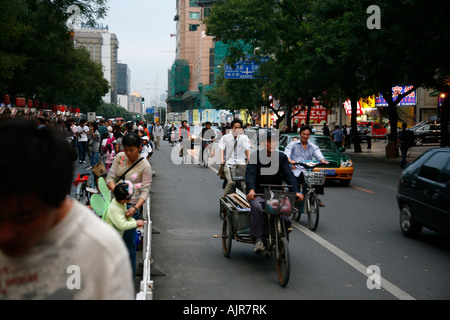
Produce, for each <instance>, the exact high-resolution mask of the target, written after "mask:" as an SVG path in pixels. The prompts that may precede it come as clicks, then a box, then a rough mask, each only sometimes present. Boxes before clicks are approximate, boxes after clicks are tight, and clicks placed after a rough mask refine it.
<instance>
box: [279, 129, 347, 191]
mask: <svg viewBox="0 0 450 320" xmlns="http://www.w3.org/2000/svg"><path fill="white" fill-rule="evenodd" d="M295 138H297V139H298V138H299V135H298V133H287V134H282V135H281V136H280V140H279V143H278V147H277V150H278V151H281V152H284V150H285V149H286V146H287V145H288V144H289V143H291V142H292V141H293V139H295ZM309 142H311V143H312V144H314V145H316V146H318V147H319V148H320V151H321V152H322V154H323V156H324V157H325V160H327V161H328V165H326V166H324V165H322V166H320V167H318V168H315V169H314V171H324V173H325V177H326V180H327V181H328V180H338V181H339V182H340V183H341V184H343V185H349V184H350V182H351V180H352V177H353V170H354V168H353V162H352V160H351V159H350V158H349V157H348V156H347V155H346V154H344V153H343V152H344V151H345V149H344V148H343V147H341V148H338V147H337V146H336V144H335V143H334V141H333V140H331V138H330V137H327V136H322V135H311V136H310V138H309Z"/></svg>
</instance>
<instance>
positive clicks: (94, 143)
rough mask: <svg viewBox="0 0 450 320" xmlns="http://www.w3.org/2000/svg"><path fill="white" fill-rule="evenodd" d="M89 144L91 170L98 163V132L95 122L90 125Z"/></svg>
mask: <svg viewBox="0 0 450 320" xmlns="http://www.w3.org/2000/svg"><path fill="white" fill-rule="evenodd" d="M89 144H90V149H91V163H90V165H91V167H92V168H93V167H94V166H95V165H96V164H97V163H98V162H99V161H100V144H101V141H100V131H99V130H98V125H97V123H96V122H95V121H93V122H91V124H90V131H89Z"/></svg>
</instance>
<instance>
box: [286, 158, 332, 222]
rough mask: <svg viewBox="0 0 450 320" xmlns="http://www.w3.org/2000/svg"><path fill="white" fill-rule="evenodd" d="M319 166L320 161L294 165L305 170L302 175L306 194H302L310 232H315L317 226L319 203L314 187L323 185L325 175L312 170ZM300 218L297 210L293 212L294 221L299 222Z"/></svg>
mask: <svg viewBox="0 0 450 320" xmlns="http://www.w3.org/2000/svg"><path fill="white" fill-rule="evenodd" d="M319 164H321V162H320V161H313V160H310V161H301V162H297V163H295V165H301V166H302V167H304V168H305V169H306V172H305V173H304V177H305V184H306V192H305V194H304V197H305V198H304V200H303V202H304V210H305V213H306V214H307V215H308V228H309V230H311V231H315V230H316V229H317V227H318V225H319V202H318V200H317V195H316V191H315V189H314V185H323V184H325V173H324V172H315V171H313V169H314V168H315V167H317V166H318V165H319ZM300 216H301V210H300V208H298V210H297V212H294V217H293V218H294V220H295V221H299V220H300Z"/></svg>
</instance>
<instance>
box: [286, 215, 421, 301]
mask: <svg viewBox="0 0 450 320" xmlns="http://www.w3.org/2000/svg"><path fill="white" fill-rule="evenodd" d="M292 225H293V226H294V227H295V228H296V229H298V230H300V231H301V232H303V233H304V234H305V235H307V236H308V237H309V238H311V239H312V240H314V241H316V242H317V243H318V244H320V245H321V246H322V247H324V248H325V249H327V250H328V251H330V252H331V253H333V254H334V255H336V256H337V257H338V258H340V259H342V260H343V261H344V262H346V263H348V264H349V265H350V266H351V267H353V268H354V269H356V270H357V271H359V272H361V273H362V274H363V275H365V276H366V277H369V276H370V274H367V267H366V266H364V265H363V264H362V263H360V262H359V261H357V260H355V259H354V258H352V257H351V256H349V255H348V254H346V253H345V252H344V251H342V250H341V249H339V248H337V247H336V246H334V245H332V244H331V243H330V242H328V241H326V240H325V239H323V238H322V237H320V236H319V235H317V234H316V233H314V232H313V231H311V230H309V229H307V228H306V227H304V226H302V225H300V224H298V223H295V222H294V223H292ZM381 286H382V287H383V288H384V289H385V290H386V291H388V292H389V293H391V294H392V295H394V296H395V297H396V298H398V299H399V300H416V299H415V298H413V297H412V296H410V295H409V294H407V293H406V292H404V291H403V290H401V289H400V288H399V287H397V286H395V285H394V284H392V283H391V282H389V281H387V280H386V279H384V278H381Z"/></svg>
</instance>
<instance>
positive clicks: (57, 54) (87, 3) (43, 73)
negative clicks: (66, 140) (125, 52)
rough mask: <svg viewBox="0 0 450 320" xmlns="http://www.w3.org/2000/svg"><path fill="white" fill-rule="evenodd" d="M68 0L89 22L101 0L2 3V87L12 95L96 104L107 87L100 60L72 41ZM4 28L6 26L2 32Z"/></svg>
mask: <svg viewBox="0 0 450 320" xmlns="http://www.w3.org/2000/svg"><path fill="white" fill-rule="evenodd" d="M71 5H77V6H78V7H79V8H80V13H81V19H82V21H83V22H84V23H86V24H93V23H94V22H95V19H96V18H99V17H104V16H105V14H106V10H107V7H106V1H105V0H79V1H69V0H54V1H50V0H42V1H34V0H11V1H2V2H1V3H0V29H1V30H2V32H1V33H0V90H1V91H2V92H5V93H9V94H10V95H12V96H15V95H16V96H24V97H27V98H32V99H37V100H39V101H46V102H48V103H62V104H67V105H72V106H76V107H80V108H81V110H82V111H83V112H86V111H87V110H93V109H95V108H96V107H97V106H98V105H99V103H100V102H101V97H102V96H104V94H105V93H107V92H108V83H107V81H106V80H105V79H103V73H102V69H101V66H99V65H96V64H95V63H93V62H91V61H90V59H89V55H88V54H87V53H86V52H84V50H83V49H77V48H75V47H74V44H73V42H72V41H71V34H70V32H71V30H68V27H67V25H66V22H67V19H68V18H69V17H70V12H69V13H67V12H66V10H67V8H68V7H69V6H71ZM3 30H5V31H6V32H3Z"/></svg>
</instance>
